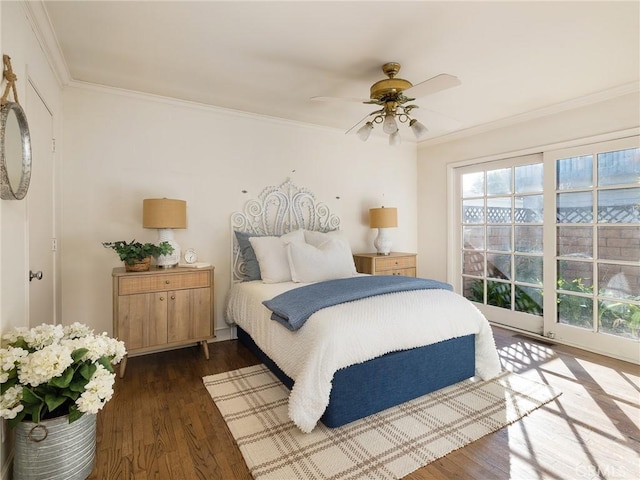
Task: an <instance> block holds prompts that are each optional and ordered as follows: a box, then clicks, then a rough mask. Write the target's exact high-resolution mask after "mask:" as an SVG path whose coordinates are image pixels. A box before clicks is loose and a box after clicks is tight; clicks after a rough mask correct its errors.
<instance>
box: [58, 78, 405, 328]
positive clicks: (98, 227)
mask: <svg viewBox="0 0 640 480" xmlns="http://www.w3.org/2000/svg"><path fill="white" fill-rule="evenodd" d="M64 119H65V125H64V138H63V152H64V153H63V156H64V160H63V167H62V184H63V187H62V190H63V195H62V229H61V237H60V241H61V246H62V285H63V300H62V302H63V303H62V317H63V322H64V323H69V322H73V321H80V322H84V323H87V324H89V325H91V326H92V327H94V328H95V329H96V330H98V331H107V332H111V331H112V304H111V302H112V292H111V270H112V268H113V267H117V266H121V263H120V261H119V259H118V257H117V256H116V254H115V253H114V252H113V251H111V250H107V249H105V248H103V247H102V246H101V242H103V241H115V240H131V239H133V238H135V239H137V240H140V241H155V240H156V239H157V233H156V231H155V230H145V229H143V228H142V222H141V218H142V200H143V199H144V198H150V197H169V198H179V199H183V200H186V201H187V221H188V228H187V229H185V230H176V231H175V236H176V240H177V241H178V243H179V244H180V246H181V247H182V249H183V250H185V249H186V248H190V247H193V248H195V249H196V250H197V251H198V254H199V258H200V259H201V260H202V261H208V262H211V263H212V264H213V265H215V267H216V270H215V282H216V285H215V295H216V300H215V303H216V326H217V328H218V329H221V328H225V327H226V324H225V322H224V317H223V314H222V313H223V305H224V297H225V295H226V293H227V290H228V287H229V283H230V257H231V254H230V248H231V247H230V245H231V243H230V242H231V237H230V234H231V232H230V215H231V213H232V212H234V211H237V210H240V209H242V207H243V205H244V202H245V201H246V200H248V199H251V198H255V197H256V196H257V195H258V194H259V193H260V192H261V190H262V189H263V187H266V186H270V185H280V184H281V183H282V182H284V181H285V180H286V179H287V178H288V177H290V178H291V179H292V180H293V182H294V183H295V184H296V185H298V186H304V187H307V188H308V189H310V190H311V191H312V192H314V193H315V194H316V198H317V199H318V200H320V201H323V202H325V203H327V204H328V205H329V207H330V208H331V210H332V211H333V212H334V213H336V214H337V215H338V216H340V218H341V220H342V223H341V228H342V229H343V230H344V231H345V232H346V233H347V234H348V236H349V239H350V242H351V247H352V249H353V251H354V252H370V251H372V250H373V246H372V242H373V238H374V236H375V235H374V234H375V232H374V231H372V230H371V229H370V228H369V227H368V209H369V208H370V207H373V206H380V205H383V204H384V205H385V206H395V207H397V208H398V213H399V227H398V228H397V229H396V230H395V231H394V249H396V250H400V251H415V249H416V247H417V227H416V218H417V212H416V203H417V200H416V196H417V183H416V146H415V144H412V143H408V142H407V143H406V144H403V145H401V146H400V147H399V148H393V147H389V146H388V145H387V143H386V140H384V139H382V138H376V139H370V140H369V141H368V142H366V143H362V142H360V141H359V140H358V139H357V138H356V137H355V136H352V135H351V136H346V135H344V133H343V132H341V131H336V130H330V129H324V128H318V127H310V126H306V125H301V124H295V123H291V122H285V121H280V120H275V119H269V118H266V117H257V116H252V115H245V114H240V113H237V112H231V111H227V110H222V109H215V108H209V107H203V106H200V105H194V104H188V103H182V102H177V101H171V100H168V99H162V98H158V97H152V96H143V95H138V94H133V93H130V92H122V91H117V90H112V89H104V88H95V87H90V86H84V85H76V86H75V87H71V88H67V89H65V93H64ZM242 190H246V191H247V192H248V193H246V194H244V193H242ZM337 197H339V199H338V198H337ZM218 335H219V337H220V338H224V332H218Z"/></svg>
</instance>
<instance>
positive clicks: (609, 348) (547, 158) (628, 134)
mask: <svg viewBox="0 0 640 480" xmlns="http://www.w3.org/2000/svg"><path fill="white" fill-rule="evenodd" d="M605 142H611V143H609V144H608V145H607V148H606V151H613V150H618V149H624V148H633V147H634V146H638V145H639V144H640V128H638V127H636V128H630V129H627V130H623V131H617V132H609V133H605V134H601V135H597V136H592V137H588V138H578V139H574V140H569V141H565V142H559V143H555V144H548V145H543V146H537V147H536V146H534V147H531V148H528V149H523V150H519V151H514V152H509V153H505V154H497V155H491V156H486V157H481V158H476V159H469V160H464V161H457V162H452V163H449V164H448V165H447V191H448V201H447V214H448V215H447V219H448V226H447V232H448V235H447V245H448V248H447V281H448V282H449V283H451V284H452V285H453V286H454V289H455V291H456V292H458V293H461V292H462V277H461V267H462V266H461V258H460V255H459V251H460V241H461V238H460V233H461V232H460V228H459V226H460V224H461V218H460V212H459V211H458V210H457V205H458V201H459V198H460V191H459V188H458V187H457V185H456V181H457V169H459V168H460V167H465V166H469V165H476V164H477V165H480V164H486V163H488V162H493V161H496V160H505V159H513V158H515V157H519V156H525V155H530V154H536V153H540V152H542V155H543V162H544V172H545V173H544V182H545V183H544V185H545V189H547V188H548V187H547V186H548V185H553V188H552V190H551V191H549V192H548V193H547V192H546V191H545V200H544V233H543V242H544V249H545V252H544V254H543V258H544V264H545V271H544V275H545V276H544V282H543V288H544V290H545V292H546V291H549V289H552V290H551V291H552V292H553V294H552V295H545V300H544V306H543V308H544V317H543V332H542V334H541V335H540V336H541V337H547V338H548V337H550V336H552V337H553V340H554V342H557V343H562V344H566V345H570V346H575V347H578V348H583V349H586V350H590V351H593V352H596V353H601V354H603V355H607V356H610V357H614V358H619V359H622V360H626V361H629V362H633V363H636V364H640V348H639V345H638V342H634V341H631V340H628V339H624V338H620V337H616V336H614V335H609V334H601V333H593V332H591V331H587V332H580V331H579V329H577V328H570V327H568V326H564V325H560V324H558V323H556V321H555V320H556V318H557V307H556V303H555V302H556V300H555V298H556V297H555V287H556V275H557V272H556V262H555V252H556V243H555V242H556V230H555V229H556V224H555V208H556V205H555V202H556V199H555V175H556V165H555V160H556V159H557V158H566V156H567V155H564V154H565V153H566V152H569V151H574V150H573V149H575V151H583V150H581V149H583V148H585V147H587V146H589V145H592V144H594V143H603V144H604V143H605ZM609 147H611V148H609ZM598 150H602V148H601V147H598ZM560 154H562V156H558V155H560ZM568 156H571V155H568ZM496 165H498V164H497V163H496ZM496 168H497V167H496ZM549 217H550V218H551V223H550V221H549ZM550 242H551V243H550ZM492 309H493V310H502V309H499V308H496V307H492ZM493 313H494V312H491V311H488V312H487V314H485V315H486V316H487V318H488V320H489V322H490V323H498V322H497V321H496V322H494V321H493V320H492V315H493ZM506 313H511V312H510V311H508V312H506ZM503 314H504V312H503ZM538 318H540V317H538ZM498 320H500V319H498ZM500 324H501V326H507V325H506V324H505V323H502V322H500ZM559 325H560V326H561V327H562V328H560V329H558V328H557V327H558V326H559ZM507 328H513V329H516V330H518V328H515V327H509V326H507ZM533 335H536V334H535V333H533Z"/></svg>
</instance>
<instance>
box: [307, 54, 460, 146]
mask: <svg viewBox="0 0 640 480" xmlns="http://www.w3.org/2000/svg"><path fill="white" fill-rule="evenodd" d="M382 71H383V72H384V74H385V75H387V77H388V78H385V79H384V80H379V81H377V82H376V83H374V84H373V85H372V86H371V89H370V98H369V100H367V101H365V102H363V103H366V104H371V105H379V106H381V107H382V108H381V109H379V110H376V111H374V112H371V113H370V114H369V115H368V116H369V117H371V116H373V118H372V119H370V120H369V121H367V122H366V123H365V124H364V125H363V126H362V127H360V128H359V129H358V131H357V132H356V136H357V137H358V138H359V139H360V140H362V141H363V142H366V141H367V140H368V139H369V136H370V135H371V132H372V131H373V126H374V124H379V123H381V124H382V131H383V132H384V133H386V134H387V135H389V145H399V144H400V134H399V129H398V122H399V123H408V124H409V127H410V128H411V131H412V132H413V134H414V135H415V137H416V139H418V140H421V139H422V138H424V137H425V135H426V134H427V133H428V129H427V127H425V126H424V125H423V124H422V123H420V122H419V121H418V120H417V119H415V118H412V117H411V116H410V112H411V110H413V109H414V108H418V105H414V104H410V105H405V103H408V102H412V101H414V100H415V98H411V97H408V96H407V95H405V93H412V94H415V96H416V97H418V96H421V95H428V94H430V93H435V92H439V91H441V90H445V89H447V88H451V87H456V86H458V85H460V80H459V79H458V78H457V77H454V76H453V75H448V74H446V73H442V74H440V75H436V76H435V77H433V78H430V79H428V80H425V81H424V82H421V83H419V84H417V85H413V84H412V83H411V82H410V81H408V80H404V79H402V78H396V75H397V74H398V72H399V71H400V64H399V63H396V62H389V63H385V64H384V65H383V66H382ZM315 98H316V99H324V98H326V97H315ZM358 123H360V122H358ZM349 131H351V129H349V130H348V131H347V133H348V132H349Z"/></svg>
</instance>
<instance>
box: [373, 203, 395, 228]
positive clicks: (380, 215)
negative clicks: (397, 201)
mask: <svg viewBox="0 0 640 480" xmlns="http://www.w3.org/2000/svg"><path fill="white" fill-rule="evenodd" d="M369 226H370V227H371V228H392V227H397V226H398V209H397V208H385V207H382V208H370V209H369Z"/></svg>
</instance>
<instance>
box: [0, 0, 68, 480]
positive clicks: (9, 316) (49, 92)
mask: <svg viewBox="0 0 640 480" xmlns="http://www.w3.org/2000/svg"><path fill="white" fill-rule="evenodd" d="M0 33H1V35H0V46H1V47H2V48H1V49H0V50H1V51H2V53H4V54H7V55H9V56H10V57H11V64H12V67H13V71H14V73H15V74H16V76H17V77H18V80H17V87H18V100H19V103H20V105H21V106H22V108H23V109H24V110H25V112H28V111H29V102H32V101H35V100H34V99H32V98H30V97H29V95H28V94H27V92H28V88H27V86H28V82H31V83H32V84H33V85H34V86H35V88H36V89H37V90H38V92H39V93H40V95H41V96H42V97H43V99H44V100H45V101H46V103H47V105H48V106H49V108H51V110H52V114H53V116H54V131H55V132H59V131H60V124H59V123H58V119H59V113H60V110H61V106H60V105H61V100H62V93H61V87H60V85H59V84H58V82H57V80H56V77H55V75H54V73H53V71H52V70H51V68H50V65H49V63H48V61H47V58H46V57H45V55H44V53H43V49H42V48H41V45H40V42H39V41H38V38H37V37H36V35H35V34H34V29H33V26H32V24H31V23H30V21H29V18H28V15H27V9H26V8H25V5H24V4H23V2H0ZM4 85H5V83H4V82H2V87H3V89H2V90H3V91H4ZM9 99H10V100H13V99H14V98H13V95H12V94H11V95H10V96H9ZM28 120H29V119H28V115H27V121H28ZM31 133H32V135H37V134H38V132H35V131H34V130H33V128H31ZM28 214H29V193H27V196H26V198H25V199H24V200H0V228H1V231H0V333H2V332H4V331H6V330H7V329H9V328H11V327H14V326H26V325H28V288H29V282H28V275H27V273H28V271H29V261H28V260H29V259H28V244H27V242H28V222H27V220H28ZM56 296H58V299H59V293H57V294H56ZM6 434H7V429H6V424H5V423H4V421H3V424H2V428H1V433H0V437H1V443H2V445H1V448H0V468H1V470H0V478H8V475H9V472H8V470H9V467H10V463H9V456H10V450H11V442H10V441H9V440H8V435H6Z"/></svg>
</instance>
